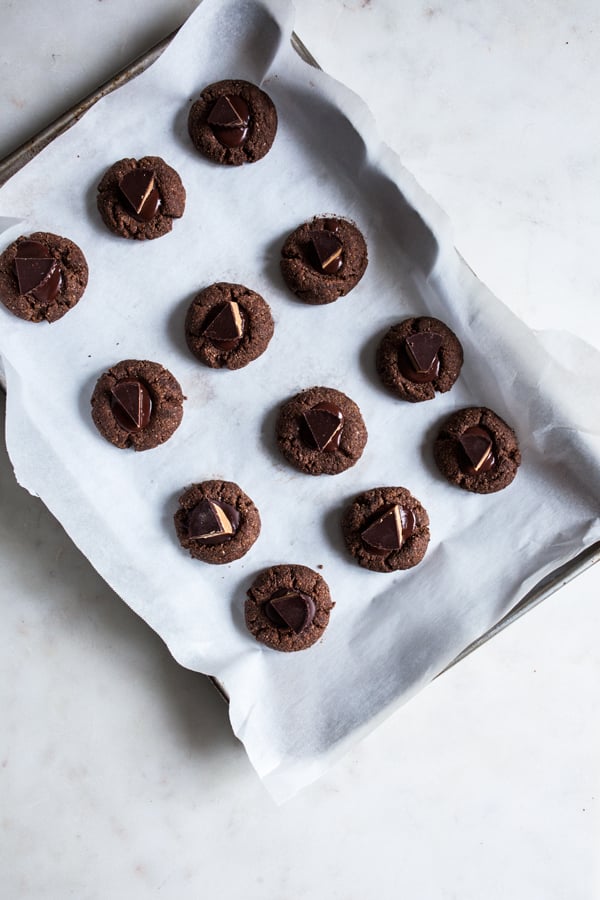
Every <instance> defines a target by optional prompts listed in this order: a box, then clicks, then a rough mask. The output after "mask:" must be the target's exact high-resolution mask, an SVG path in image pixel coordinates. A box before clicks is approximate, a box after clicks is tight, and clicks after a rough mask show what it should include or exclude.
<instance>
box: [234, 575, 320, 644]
mask: <svg viewBox="0 0 600 900" xmlns="http://www.w3.org/2000/svg"><path fill="white" fill-rule="evenodd" d="M334 605H335V604H334V603H333V602H332V600H331V595H330V593H329V587H328V586H327V582H326V581H325V580H324V578H322V577H321V576H320V575H319V574H318V573H317V572H314V571H313V570H312V569H309V568H308V567H307V566H294V565H283V566H272V567H271V568H270V569H265V571H264V572H261V573H260V575H259V576H258V577H257V578H256V579H255V580H254V582H253V584H252V586H251V587H250V589H249V590H248V599H247V600H246V605H245V617H246V627H247V628H248V631H249V632H250V633H251V634H253V635H254V637H255V638H256V640H257V641H260V642H261V643H262V644H265V645H266V646H267V647H271V648H272V649H273V650H282V651H284V652H287V653H290V652H292V651H295V650H306V649H307V648H308V647H310V646H312V645H313V644H314V643H315V641H318V640H319V638H320V637H321V635H322V634H323V632H324V631H325V629H326V628H327V625H328V624H329V614H330V612H331V610H332V609H333V607H334Z"/></svg>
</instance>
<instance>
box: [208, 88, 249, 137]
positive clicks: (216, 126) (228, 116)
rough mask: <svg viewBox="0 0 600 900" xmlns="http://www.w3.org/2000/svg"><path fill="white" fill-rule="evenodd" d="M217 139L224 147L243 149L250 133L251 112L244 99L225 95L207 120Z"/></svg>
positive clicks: (234, 95)
mask: <svg viewBox="0 0 600 900" xmlns="http://www.w3.org/2000/svg"><path fill="white" fill-rule="evenodd" d="M206 121H207V122H208V124H209V125H210V127H211V128H212V130H213V134H214V136H215V137H216V139H217V140H218V141H219V143H220V144H222V145H223V146H224V147H230V148H235V147H241V146H242V144H243V143H244V142H245V141H246V139H247V137H248V133H249V130H250V128H249V125H250V110H249V109H248V104H247V103H246V101H245V100H243V99H242V97H238V96H237V95H236V94H223V95H222V96H221V97H219V99H218V100H217V102H216V103H215V105H214V106H213V108H212V109H211V111H210V114H209V116H208V118H207V120H206Z"/></svg>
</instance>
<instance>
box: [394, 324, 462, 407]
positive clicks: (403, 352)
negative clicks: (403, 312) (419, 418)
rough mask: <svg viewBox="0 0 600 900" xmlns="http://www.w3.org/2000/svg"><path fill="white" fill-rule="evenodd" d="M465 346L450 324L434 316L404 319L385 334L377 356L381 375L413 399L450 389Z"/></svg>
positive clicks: (405, 397) (397, 392) (404, 396)
mask: <svg viewBox="0 0 600 900" xmlns="http://www.w3.org/2000/svg"><path fill="white" fill-rule="evenodd" d="M462 364H463V349H462V346H461V343H460V341H459V340H458V338H457V337H456V335H455V334H454V332H453V331H451V330H450V329H449V328H448V326H447V325H444V323H443V322H440V320H439V319H433V318H431V316H420V317H419V318H412V319H405V320H404V321H403V322H400V323H399V324H398V325H393V326H392V327H391V328H390V329H389V331H387V332H386V334H385V335H384V337H383V340H382V341H381V343H380V345H379V347H378V349H377V356H376V368H377V373H378V375H379V377H380V378H381V380H382V382H383V383H384V384H385V386H386V387H387V388H389V390H390V391H392V393H393V394H395V395H396V396H397V397H400V398H401V399H402V400H408V401H410V402H411V403H420V402H421V401H423V400H432V399H433V398H434V397H435V393H436V391H439V392H440V393H445V392H446V391H449V390H450V388H451V387H452V385H453V384H454V382H455V381H456V379H457V378H458V376H459V374H460V370H461V367H462Z"/></svg>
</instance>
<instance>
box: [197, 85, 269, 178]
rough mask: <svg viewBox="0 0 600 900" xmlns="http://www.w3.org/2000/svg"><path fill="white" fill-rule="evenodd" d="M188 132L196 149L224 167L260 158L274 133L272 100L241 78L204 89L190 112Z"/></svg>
mask: <svg viewBox="0 0 600 900" xmlns="http://www.w3.org/2000/svg"><path fill="white" fill-rule="evenodd" d="M188 131H189V135H190V137H191V139H192V142H193V144H194V146H195V147H196V149H197V150H199V151H200V153H202V154H203V155H204V156H206V157H207V158H208V159H210V160H212V161H213V162H216V163H220V164H221V165H225V166H240V165H242V164H243V163H252V162H256V161H257V160H259V159H262V158H263V156H265V155H266V154H267V153H268V152H269V150H270V149H271V147H272V145H273V141H274V140H275V135H276V133H277V111H276V109H275V106H274V104H273V101H272V100H271V98H270V97H269V95H268V94H266V93H265V92H264V91H261V89H260V88H258V87H257V86H256V85H255V84H252V83H251V82H249V81H241V80H240V79H229V80H227V81H217V82H215V83H214V84H209V85H208V86H207V87H205V88H204V90H203V91H202V93H201V94H200V97H199V98H198V100H196V102H195V103H194V104H193V106H192V107H191V109H190V112H189V116H188Z"/></svg>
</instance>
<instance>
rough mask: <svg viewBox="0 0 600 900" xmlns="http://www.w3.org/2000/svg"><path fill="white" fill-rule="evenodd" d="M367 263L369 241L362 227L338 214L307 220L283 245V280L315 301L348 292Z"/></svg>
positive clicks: (302, 297)
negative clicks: (360, 229)
mask: <svg viewBox="0 0 600 900" xmlns="http://www.w3.org/2000/svg"><path fill="white" fill-rule="evenodd" d="M367 263H368V253H367V245H366V243H365V239H364V237H363V236H362V234H361V232H360V231H359V229H358V227H357V226H356V225H355V224H354V222H350V221H349V220H348V219H342V218H339V217H336V216H318V217H316V218H314V219H312V220H311V221H310V222H305V223H304V224H303V225H300V226H299V227H298V228H296V230H295V231H294V232H292V234H290V236H289V237H288V238H287V240H286V241H285V243H284V245H283V247H282V248H281V274H282V275H283V280H284V281H285V283H286V284H287V286H288V287H289V289H290V290H291V291H292V292H293V293H294V294H296V296H297V297H298V298H299V299H300V300H302V301H304V303H310V304H313V305H315V304H324V303H333V301H334V300H337V299H338V297H343V296H345V295H346V294H348V293H349V292H350V291H351V290H352V288H353V287H355V286H356V285H357V284H358V282H359V281H360V279H361V278H362V277H363V275H364V273H365V269H366V268H367Z"/></svg>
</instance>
